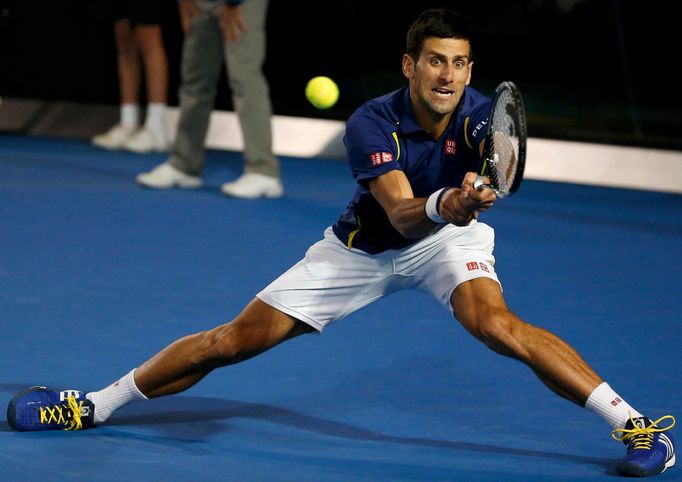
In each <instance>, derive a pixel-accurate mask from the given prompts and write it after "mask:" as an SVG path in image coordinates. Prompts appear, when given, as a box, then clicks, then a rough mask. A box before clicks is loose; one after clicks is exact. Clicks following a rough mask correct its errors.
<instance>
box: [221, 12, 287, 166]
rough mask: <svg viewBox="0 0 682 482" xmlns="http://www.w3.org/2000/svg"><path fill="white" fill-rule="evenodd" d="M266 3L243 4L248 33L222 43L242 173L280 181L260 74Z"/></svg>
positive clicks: (265, 85)
mask: <svg viewBox="0 0 682 482" xmlns="http://www.w3.org/2000/svg"><path fill="white" fill-rule="evenodd" d="M267 8H268V0H249V1H248V2H244V3H243V10H244V19H245V20H246V23H247V25H248V26H249V30H248V31H246V32H243V33H242V35H241V37H240V39H239V40H238V41H237V42H225V53H226V66H227V74H228V75H227V78H228V82H229V84H230V89H231V91H232V99H233V103H234V108H235V110H236V112H237V115H238V117H239V123H240V126H241V129H242V133H243V136H244V159H245V169H244V170H245V172H246V173H256V174H262V175H264V176H268V177H273V178H279V177H280V172H279V161H278V160H277V158H276V157H275V155H274V154H273V151H272V126H271V122H272V103H271V100H270V89H269V86H268V83H267V80H266V78H265V75H264V73H263V63H264V61H265V50H266V32H265V27H266V15H267Z"/></svg>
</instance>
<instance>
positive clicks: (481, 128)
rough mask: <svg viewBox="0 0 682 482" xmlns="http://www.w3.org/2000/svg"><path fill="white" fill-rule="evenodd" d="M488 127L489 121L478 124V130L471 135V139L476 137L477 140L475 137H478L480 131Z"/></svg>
mask: <svg viewBox="0 0 682 482" xmlns="http://www.w3.org/2000/svg"><path fill="white" fill-rule="evenodd" d="M487 125H488V121H487V120H484V121H482V122H480V123H478V124H476V128H475V129H474V131H473V132H472V133H471V137H474V138H475V137H476V136H477V135H478V133H479V131H481V130H483V128H484V127H486V126H487Z"/></svg>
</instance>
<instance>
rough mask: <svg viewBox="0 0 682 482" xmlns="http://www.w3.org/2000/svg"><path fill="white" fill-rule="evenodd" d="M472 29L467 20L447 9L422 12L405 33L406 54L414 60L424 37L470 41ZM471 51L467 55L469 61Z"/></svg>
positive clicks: (471, 54) (422, 44)
mask: <svg viewBox="0 0 682 482" xmlns="http://www.w3.org/2000/svg"><path fill="white" fill-rule="evenodd" d="M472 34H473V29H472V27H471V23H470V22H469V19H467V18H466V17H465V16H463V15H460V14H459V13H457V12H455V11H454V10H450V9H448V8H430V9H428V10H424V11H423V12H422V13H421V14H420V15H419V17H417V19H416V20H415V21H414V22H413V23H412V25H411V26H410V29H409V30H408V31H407V54H408V55H409V56H410V57H412V58H413V59H416V58H418V57H419V54H420V52H421V50H422V47H423V46H424V39H426V37H438V38H457V39H462V40H469V41H471V36H472ZM471 57H473V51H471V52H470V54H469V60H471Z"/></svg>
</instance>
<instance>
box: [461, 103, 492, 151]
mask: <svg viewBox="0 0 682 482" xmlns="http://www.w3.org/2000/svg"><path fill="white" fill-rule="evenodd" d="M489 114H490V100H487V101H486V102H481V103H479V104H478V105H477V106H476V107H474V109H473V110H472V111H471V114H470V115H469V122H468V123H467V124H466V125H465V126H464V135H465V139H466V142H467V144H468V145H469V147H470V148H471V149H472V150H474V151H476V152H478V146H479V144H480V143H481V142H483V140H484V139H485V135H486V133H487V132H488V115H489Z"/></svg>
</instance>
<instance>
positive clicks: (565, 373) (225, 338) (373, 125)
mask: <svg viewBox="0 0 682 482" xmlns="http://www.w3.org/2000/svg"><path fill="white" fill-rule="evenodd" d="M470 37H471V33H470V27H469V24H468V22H467V21H466V20H465V19H464V18H463V17H461V16H460V15H458V14H457V13H455V12H452V11H450V10H447V9H432V10H427V11H425V12H423V13H422V14H421V15H420V16H419V18H417V20H416V21H415V22H414V23H413V25H412V26H411V28H410V30H409V32H408V35H407V53H406V54H405V55H404V56H403V61H402V70H403V74H404V75H405V77H406V78H407V79H408V81H409V82H408V86H407V87H405V88H404V89H401V90H398V91H396V92H393V93H391V94H388V95H386V96H384V97H380V98H378V99H374V100H372V101H369V102H367V103H366V104H365V105H363V106H362V107H360V108H359V109H358V110H357V111H356V112H355V113H354V114H353V115H352V116H351V118H350V119H349V121H348V124H347V130H346V135H345V139H344V140H345V144H346V147H347V150H348V159H349V162H350V167H351V171H352V173H353V176H354V177H355V179H356V180H357V183H358V188H357V192H356V193H355V196H354V197H353V199H352V200H351V202H350V203H349V204H348V206H347V208H346V210H345V212H344V213H343V214H342V215H341V216H340V217H339V219H338V221H337V222H336V224H335V225H334V226H333V227H329V228H327V230H326V231H325V235H324V239H322V240H321V241H318V242H317V243H315V244H314V245H313V246H311V248H310V249H309V250H308V251H307V253H306V255H305V257H304V258H303V259H302V260H301V261H299V262H298V263H297V264H296V265H294V266H293V267H292V268H291V269H289V270H288V271H287V272H286V273H284V274H283V275H282V276H280V277H279V278H278V279H276V280H275V281H273V282H272V283H271V284H270V285H269V286H268V287H266V288H265V289H264V290H263V291H261V292H260V293H258V294H257V296H256V298H255V299H254V300H253V301H252V302H251V303H250V304H249V305H248V306H247V307H246V308H245V309H244V310H243V311H242V312H241V313H240V314H239V315H238V316H237V317H236V318H235V319H234V320H233V321H231V322H230V323H227V324H225V325H221V326H218V327H216V328H214V329H212V330H208V331H205V332H201V333H197V334H193V335H189V336H187V337H184V338H181V339H180V340H178V341H176V342H174V343H173V344H171V345H170V346H168V347H166V348H165V349H164V350H162V351H161V352H159V353H158V354H157V355H156V356H154V357H153V358H151V359H150V360H148V361H147V362H145V363H143V364H142V365H141V366H139V367H138V368H136V369H133V370H131V371H130V372H129V373H128V374H127V375H125V376H123V377H122V378H121V379H120V380H118V381H116V382H115V383H113V384H112V385H110V386H109V387H106V388H104V389H103V390H100V391H97V392H91V393H87V394H84V393H82V392H77V391H75V392H69V393H66V392H62V393H57V392H52V391H49V390H47V389H44V388H34V389H29V390H28V391H26V392H23V393H21V394H19V395H17V397H15V398H14V399H13V401H12V402H11V403H10V415H9V417H8V419H9V421H10V423H11V424H12V425H13V426H14V427H16V428H19V429H24V430H42V429H49V428H81V427H82V426H88V425H92V424H98V423H103V422H104V421H106V420H107V418H108V417H109V416H110V415H111V413H112V412H113V411H114V410H115V409H117V408H119V407H120V406H122V405H124V404H125V403H128V402H130V401H132V400H135V399H145V398H153V397H160V396H164V395H169V394H172V393H177V392H181V391H183V390H186V389H187V388H189V387H191V386H192V385H194V384H195V383H197V382H198V381H199V380H201V379H202V378H203V377H204V376H206V375H207V374H208V373H210V372H211V371H213V370H214V369H215V368H218V367H223V366H226V365H231V364H234V363H238V362H240V361H243V360H245V359H248V358H250V357H253V356H255V355H258V354H260V353H262V352H264V351H266V350H268V349H269V348H272V347H273V346H275V345H277V344H278V343H281V342H282V341H284V340H287V339H290V338H293V337H296V336H298V335H301V334H304V333H309V332H313V331H318V332H319V331H322V330H323V329H324V328H325V327H326V326H327V325H328V324H329V323H332V322H334V321H336V320H339V319H341V318H343V317H345V316H347V315H349V314H351V313H353V312H355V311H357V310H359V309H361V308H362V307H364V306H367V305H368V304H370V303H372V302H373V301H375V300H377V299H379V298H381V297H383V296H386V295H388V294H390V293H393V292H396V291H399V290H403V289H418V290H422V291H425V292H427V293H430V294H431V295H432V296H434V297H435V298H436V299H437V300H439V302H440V303H441V304H443V306H445V307H446V308H447V309H448V310H450V311H451V312H452V313H453V315H454V316H455V317H456V318H457V319H458V320H459V322H460V323H461V324H462V325H463V326H464V327H465V328H466V329H467V330H468V331H469V332H470V333H471V334H472V335H473V336H475V337H476V338H478V339H479V340H481V341H482V342H483V343H485V344H486V345H487V346H488V347H490V348H491V349H492V350H494V351H496V352H498V353H500V354H502V355H506V356H509V357H512V358H515V359H517V360H519V361H521V362H523V363H525V364H526V365H527V366H528V367H530V368H531V369H532V370H533V371H534V372H535V374H536V375H537V376H538V377H539V378H540V379H541V380H542V381H543V382H544V383H545V384H546V385H547V386H548V387H549V388H550V389H552V390H553V391H554V392H556V393H557V394H559V395H560V396H562V397H564V398H567V399H568V400H571V401H573V402H574V403H576V404H578V405H580V406H584V407H586V408H587V409H589V410H591V411H594V412H596V413H597V414H599V415H600V416H602V417H603V418H604V419H605V420H606V421H607V422H608V423H610V424H611V425H612V427H613V435H614V437H616V438H617V439H619V440H623V441H624V442H625V443H626V445H627V448H628V450H627V455H626V457H625V458H624V459H623V460H621V461H620V463H619V464H618V466H617V468H618V470H619V471H620V472H622V473H624V474H629V475H654V474H657V473H660V472H662V471H664V470H666V469H667V468H668V467H671V466H672V465H674V462H675V457H674V449H673V441H672V436H671V435H670V432H667V430H668V429H669V428H670V427H672V425H674V423H675V422H674V418H673V417H672V416H665V417H661V418H659V419H658V420H656V421H653V422H652V421H651V420H649V419H648V418H646V417H644V416H643V415H642V414H641V413H639V412H638V411H636V410H635V409H634V408H633V407H631V406H630V405H629V404H628V403H627V402H625V401H624V399H623V398H622V397H620V396H619V395H618V394H616V393H615V392H614V391H613V390H612V389H611V387H610V386H609V385H608V384H607V383H605V382H604V381H603V380H602V379H601V378H600V377H599V375H597V374H596V373H595V372H594V370H592V368H590V367H589V366H588V365H587V363H585V361H584V360H583V359H582V358H581V357H580V356H579V355H578V353H577V352H576V351H575V350H574V349H573V348H572V347H570V346H569V345H568V344H566V343H565V342H564V341H562V340H561V339H559V338H558V337H556V336H555V335H553V334H551V333H549V332H548V331H546V330H544V329H542V328H539V327H536V326H533V325H530V324H528V323H526V322H525V321H523V320H521V319H520V318H518V317H517V316H516V315H514V314H513V313H512V312H511V311H510V310H509V309H508V308H507V305H506V303H505V301H504V298H503V296H502V289H501V286H500V282H499V280H498V278H497V275H496V274H495V270H494V263H495V259H494V257H493V244H494V239H493V238H494V233H493V230H492V228H490V227H489V226H487V225H485V224H484V223H479V222H478V221H477V219H476V217H477V213H478V212H481V211H485V210H487V209H489V208H490V207H492V206H493V204H494V203H495V200H496V196H495V193H494V192H493V191H492V190H489V189H483V190H480V191H479V190H476V189H473V186H472V183H473V181H474V179H475V177H476V175H475V169H476V167H477V165H478V162H479V156H480V151H481V147H480V146H481V141H482V137H483V132H484V130H485V126H486V123H487V115H488V111H489V108H490V100H489V99H487V98H486V97H484V96H483V95H481V94H480V93H478V92H476V91H475V90H474V89H472V88H470V87H469V86H468V85H469V82H470V80H471V74H472V67H473V61H472V50H471V45H470V40H469V39H470ZM29 403H32V405H29ZM42 405H45V406H49V408H50V410H51V411H50V413H54V411H55V410H59V413H60V414H62V412H64V413H66V414H67V416H66V417H64V418H65V420H64V421H63V422H60V421H59V419H58V418H57V417H53V418H49V417H48V418H47V420H46V421H41V422H37V421H36V420H37V419H38V417H36V414H35V411H36V410H39V407H41V406H42ZM59 407H61V408H59ZM41 413H42V412H41ZM68 414H76V415H75V416H73V415H72V416H68ZM663 420H669V425H668V426H666V427H661V426H659V425H658V424H659V423H660V422H662V421H663Z"/></svg>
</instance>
